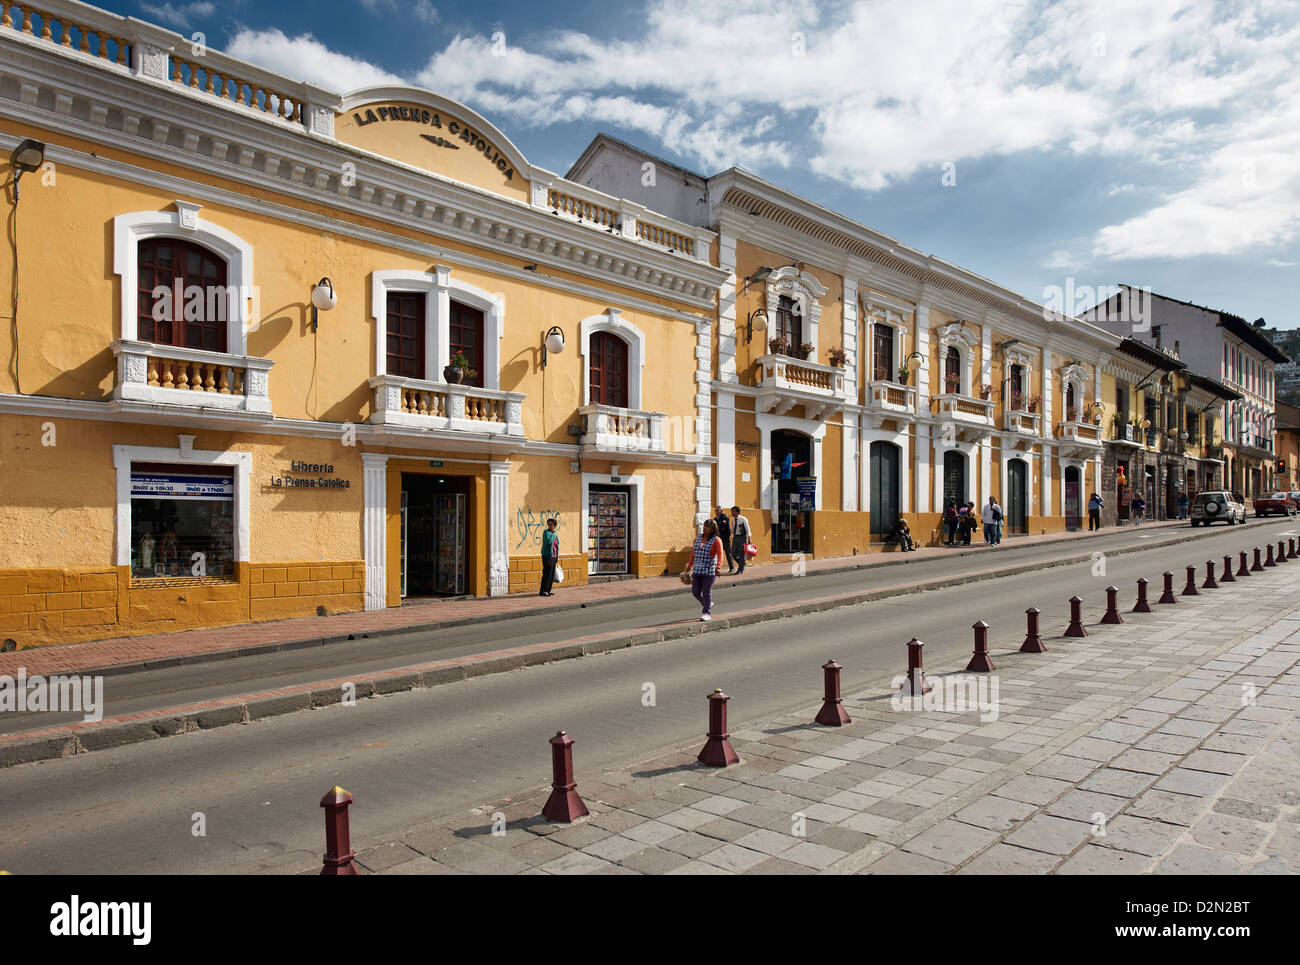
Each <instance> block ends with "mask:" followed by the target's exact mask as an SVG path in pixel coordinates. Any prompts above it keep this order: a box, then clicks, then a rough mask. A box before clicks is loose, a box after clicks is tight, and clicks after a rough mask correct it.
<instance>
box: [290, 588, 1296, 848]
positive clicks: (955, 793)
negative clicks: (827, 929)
mask: <svg viewBox="0 0 1300 965" xmlns="http://www.w3.org/2000/svg"><path fill="white" fill-rule="evenodd" d="M1298 576H1300V566H1297V567H1294V568H1291V567H1290V566H1289V564H1287V565H1280V566H1278V567H1276V568H1275V569H1270V570H1266V571H1265V572H1264V573H1263V574H1256V575H1252V576H1250V577H1248V578H1245V577H1243V578H1240V579H1239V580H1238V582H1237V583H1236V584H1235V585H1231V586H1224V587H1223V588H1221V589H1217V590H1205V591H1202V593H1201V594H1200V595H1199V596H1195V597H1180V598H1179V602H1178V604H1177V605H1153V606H1154V610H1155V612H1154V613H1151V614H1129V613H1127V612H1124V611H1125V610H1126V609H1127V606H1128V605H1127V604H1124V605H1122V608H1121V612H1122V613H1123V616H1124V620H1125V623H1124V624H1123V625H1122V626H1101V625H1096V624H1091V625H1089V629H1088V632H1089V636H1087V637H1083V638H1064V637H1054V638H1046V640H1045V642H1046V645H1047V648H1048V649H1047V652H1046V653H1041V654H1021V653H1018V652H1010V653H1000V652H996V651H995V653H994V655H993V656H994V660H995V662H996V664H997V669H996V671H995V673H994V674H992V675H978V676H984V677H986V681H987V684H988V685H990V686H991V685H992V683H993V679H992V678H996V682H997V688H998V689H997V697H998V700H997V711H998V712H997V714H996V719H982V718H992V717H993V716H994V715H993V714H991V713H988V712H987V711H985V712H981V711H978V710H970V709H968V710H966V711H965V712H957V711H955V710H948V711H945V710H933V709H932V710H925V709H919V710H903V709H894V708H893V707H892V706H891V697H892V691H891V689H890V683H891V682H890V681H888V680H882V681H880V682H879V685H875V684H873V685H872V686H871V687H870V688H868V689H866V690H864V691H862V692H859V693H855V694H853V695H849V696H846V698H845V701H844V703H845V706H846V707H847V708H848V710H849V712H850V714H851V715H852V717H853V721H852V723H851V724H849V725H847V726H845V727H843V728H826V727H820V726H818V725H815V724H812V723H810V721H811V720H812V717H813V716H814V715H815V713H816V711H817V709H818V707H819V706H820V701H817V702H813V703H809V704H808V705H807V706H806V707H803V708H800V709H798V711H797V712H793V713H791V714H789V715H787V716H780V717H775V718H772V719H768V720H761V721H756V722H748V723H746V724H745V725H744V726H743V727H742V728H740V729H738V730H733V733H732V743H733V746H734V747H735V749H736V751H737V752H738V753H739V755H740V757H741V763H740V764H739V765H736V766H732V767H728V768H725V769H715V768H706V767H704V766H702V765H700V764H698V763H696V761H695V754H696V753H697V752H698V750H699V747H698V746H693V747H690V748H679V749H677V750H675V751H671V752H668V753H665V754H663V755H660V756H658V757H657V758H655V759H653V760H650V761H647V762H644V763H641V764H638V765H636V766H633V767H631V768H628V769H627V770H621V771H609V772H606V773H604V774H601V775H599V777H598V778H597V776H596V775H587V774H584V773H583V771H582V744H581V735H580V734H578V735H574V736H575V738H577V740H578V743H577V745H576V746H575V750H576V766H577V779H578V790H579V792H580V793H581V794H582V796H583V798H584V800H585V801H586V803H587V805H588V807H589V808H590V810H591V816H590V818H587V819H584V820H582V821H580V822H577V823H575V824H573V825H553V824H550V823H548V822H546V821H544V820H543V819H541V818H539V817H538V814H539V811H540V808H541V805H542V803H543V802H544V800H545V798H546V793H547V792H546V791H545V790H541V789H539V790H538V791H537V793H533V794H530V795H529V796H528V797H527V798H526V799H523V800H514V801H502V802H497V803H496V804H493V805H489V806H485V807H483V808H479V809H476V811H475V812H474V813H470V814H460V815H457V816H453V817H452V818H449V819H444V820H441V821H436V822H432V823H431V824H430V825H427V826H424V827H421V828H416V829H412V830H411V831H410V832H409V833H407V834H405V835H402V836H401V837H400V838H399V839H398V840H395V841H390V842H388V843H385V844H381V845H379V846H377V847H368V848H367V849H366V850H363V851H361V853H360V854H359V857H358V860H359V862H360V863H361V865H362V867H363V868H364V869H365V870H367V871H371V872H382V873H389V874H424V873H433V874H436V873H549V874H574V873H591V872H595V873H615V874H620V873H647V874H659V873H670V874H727V873H737V872H740V873H776V874H786V873H788V874H810V873H868V874H878V873H879V874H945V873H958V874H968V873H973V874H981V873H1030V874H1045V873H1057V874H1089V873H1092V874H1097V873H1102V874H1117V873H1118V874H1138V873H1146V872H1155V873H1159V874H1204V873H1252V874H1269V873H1273V874H1296V873H1298V872H1300V723H1298V722H1297V716H1298V715H1297V711H1298V710H1300V671H1298V670H1297V661H1300V600H1297V598H1296V597H1295V595H1294V594H1293V592H1291V591H1292V590H1293V588H1294V587H1295V585H1296V580H1297V577H1298ZM1155 595H1156V594H1152V599H1154V598H1155ZM1122 599H1128V600H1131V599H1132V597H1131V596H1129V595H1128V594H1126V595H1125V597H1124V598H1122ZM1008 618H1011V617H1010V615H1008ZM898 649H899V662H900V671H901V670H902V669H903V666H905V651H904V648H903V646H902V642H901V641H900V643H899V645H898ZM930 670H931V673H930V679H931V681H932V682H933V683H934V684H935V685H936V692H939V691H940V690H941V689H946V687H945V685H947V686H951V685H952V684H953V683H954V682H956V681H957V680H958V679H960V677H959V676H958V675H959V674H960V670H961V668H956V667H945V668H930ZM963 676H964V675H963ZM967 679H969V677H968V678H967ZM810 685H811V686H810V689H811V690H814V691H816V690H819V689H820V688H819V686H818V685H819V681H818V680H817V676H816V675H815V674H814V675H810ZM706 690H707V688H706V687H705V686H701V695H700V696H701V701H700V712H701V724H703V723H704V719H705V714H706V708H705V701H704V700H703V698H704V696H705V693H706ZM988 696H990V697H991V696H993V694H992V691H990V692H989V694H988ZM732 698H733V699H732V701H731V705H730V709H731V717H732V721H733V726H734V724H735V722H736V721H737V720H738V719H741V718H742V717H743V713H744V710H743V708H744V695H743V694H734V695H732ZM640 712H643V713H653V712H654V711H653V709H652V708H645V709H641V710H640ZM701 730H702V731H703V727H702V728H701ZM701 744H702V740H701ZM539 745H540V747H539V765H540V766H543V767H544V766H545V764H546V760H547V759H546V756H545V753H546V751H547V748H546V746H545V744H544V743H542V742H541V741H539ZM494 820H496V821H497V822H498V828H499V827H500V824H501V822H502V821H504V826H505V831H504V833H503V834H493V833H492V824H493V821H494ZM361 831H362V829H361V828H359V827H356V826H355V825H354V838H355V839H357V840H361V839H362V838H364V835H363V834H361ZM303 870H307V869H303Z"/></svg>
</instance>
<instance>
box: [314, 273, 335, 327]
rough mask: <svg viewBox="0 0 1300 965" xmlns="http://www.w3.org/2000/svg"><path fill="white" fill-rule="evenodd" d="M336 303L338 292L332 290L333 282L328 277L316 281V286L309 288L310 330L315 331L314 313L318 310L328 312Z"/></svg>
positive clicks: (315, 318)
mask: <svg viewBox="0 0 1300 965" xmlns="http://www.w3.org/2000/svg"><path fill="white" fill-rule="evenodd" d="M338 303H339V296H338V293H337V292H335V291H334V283H333V282H332V281H330V280H329V278H322V279H321V280H320V281H318V282H316V286H315V287H314V288H312V290H311V330H312V331H313V332H314V331H316V322H317V315H316V313H317V312H318V311H320V312H328V311H329V310H330V309H331V308H333V307H334V306H335V305H337V304H338Z"/></svg>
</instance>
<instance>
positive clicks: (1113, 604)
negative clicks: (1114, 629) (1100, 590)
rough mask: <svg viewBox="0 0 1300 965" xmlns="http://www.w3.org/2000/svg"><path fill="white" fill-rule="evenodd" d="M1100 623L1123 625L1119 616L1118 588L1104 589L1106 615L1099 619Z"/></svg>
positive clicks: (1109, 587) (1122, 620)
mask: <svg viewBox="0 0 1300 965" xmlns="http://www.w3.org/2000/svg"><path fill="white" fill-rule="evenodd" d="M1101 622H1102V623H1123V622H1124V619H1123V618H1122V617H1121V616H1120V615H1119V587H1115V586H1108V587H1106V613H1105V615H1104V616H1103V617H1102V618H1101Z"/></svg>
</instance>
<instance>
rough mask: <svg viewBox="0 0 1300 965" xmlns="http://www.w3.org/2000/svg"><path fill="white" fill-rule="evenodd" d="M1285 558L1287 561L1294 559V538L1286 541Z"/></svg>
mask: <svg viewBox="0 0 1300 965" xmlns="http://www.w3.org/2000/svg"><path fill="white" fill-rule="evenodd" d="M1286 558H1287V559H1289V560H1293V559H1295V537H1294V536H1293V537H1291V538H1290V539H1288V540H1287V541H1286Z"/></svg>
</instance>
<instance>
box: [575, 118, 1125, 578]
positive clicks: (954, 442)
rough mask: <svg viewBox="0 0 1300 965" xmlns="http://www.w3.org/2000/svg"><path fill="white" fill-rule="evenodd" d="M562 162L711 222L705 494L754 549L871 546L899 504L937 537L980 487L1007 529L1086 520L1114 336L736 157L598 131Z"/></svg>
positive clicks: (901, 512) (663, 207)
mask: <svg viewBox="0 0 1300 965" xmlns="http://www.w3.org/2000/svg"><path fill="white" fill-rule="evenodd" d="M568 177H569V178H570V179H571V180H574V181H578V182H581V183H583V184H587V185H591V186H594V187H599V188H602V189H604V190H607V191H611V192H612V193H623V194H626V196H628V197H631V198H633V199H635V200H637V201H640V202H641V203H643V204H645V205H647V206H648V207H650V208H652V209H655V210H660V211H663V212H665V213H668V214H671V215H673V216H675V217H678V218H680V219H682V220H685V221H690V220H691V219H692V218H694V219H695V221H694V223H696V224H697V225H698V226H700V227H704V228H707V229H709V230H712V231H716V232H717V234H718V251H719V254H718V264H719V266H720V267H721V268H723V269H724V270H726V271H727V272H728V273H729V277H728V278H727V280H726V281H725V282H724V284H723V285H722V288H721V290H720V293H719V310H718V324H717V328H716V333H715V336H714V338H713V340H712V342H711V346H710V348H711V352H712V356H713V366H714V367H713V378H712V381H711V384H710V389H711V391H712V393H713V398H714V406H715V409H714V421H713V425H712V433H713V440H714V447H715V452H716V454H717V463H716V467H715V476H714V487H715V492H716V499H715V503H718V504H721V505H723V506H730V505H732V503H733V502H734V503H736V504H738V505H740V506H741V507H742V508H744V510H745V512H746V514H747V516H748V517H749V519H750V522H751V523H752V524H753V527H754V529H755V533H756V535H757V536H758V537H759V539H757V540H756V542H757V543H758V545H759V546H760V548H762V549H763V550H769V549H770V551H771V552H772V553H773V554H778V555H781V554H795V553H805V554H812V555H815V556H835V555H846V554H854V553H862V552H867V551H869V550H871V549H881V548H883V547H885V546H886V545H887V544H888V542H889V534H890V533H891V531H892V530H893V529H894V526H895V524H896V521H897V519H898V518H899V517H902V518H905V519H906V520H907V521H908V524H909V526H910V528H911V531H912V534H913V537H914V538H916V539H917V540H918V542H919V543H921V544H922V545H927V544H928V545H936V544H938V543H939V542H940V541H941V540H943V539H945V538H946V533H945V532H944V531H943V528H942V527H941V525H940V520H941V517H942V513H943V509H944V506H945V504H946V503H947V502H953V503H955V504H961V503H965V502H974V503H975V504H976V507H977V508H979V507H981V506H983V505H984V504H986V503H987V502H988V500H989V497H990V496H993V497H996V498H997V500H998V502H999V504H1000V505H1001V506H1002V507H1003V509H1004V511H1005V513H1006V517H1007V532H1008V533H1009V534H1012V535H1014V534H1017V533H1019V534H1028V533H1033V534H1040V533H1047V532H1056V531H1060V530H1063V529H1066V528H1067V527H1069V528H1075V527H1078V526H1079V520H1080V519H1081V518H1082V519H1086V503H1087V499H1088V495H1089V493H1090V492H1091V491H1092V490H1094V489H1096V488H1097V487H1098V486H1099V479H1100V471H1101V464H1102V450H1103V441H1104V436H1105V431H1104V427H1103V426H1102V425H1101V424H1100V418H1101V416H1100V412H1101V407H1102V380H1101V374H1100V373H1101V371H1102V367H1103V365H1104V363H1105V361H1106V359H1107V358H1108V357H1109V353H1110V352H1112V351H1113V350H1114V349H1115V348H1116V347H1117V346H1118V344H1119V338H1118V337H1117V336H1115V335H1111V334H1110V333H1108V332H1105V331H1104V330H1102V329H1100V328H1098V327H1096V326H1094V325H1091V324H1089V323H1088V322H1086V321H1083V320H1081V319H1078V318H1074V317H1070V316H1067V315H1064V314H1062V313H1061V312H1060V311H1057V310H1053V309H1052V308H1050V307H1045V306H1043V305H1040V304H1037V303H1035V302H1032V301H1030V300H1028V299H1026V298H1024V297H1022V296H1020V295H1018V294H1016V293H1015V292H1013V291H1010V290H1008V289H1006V288H1004V287H1002V286H1000V285H997V284H996V283H994V282H991V281H989V280H987V279H984V278H981V277H979V276H977V275H975V274H973V273H971V272H969V271H966V270H964V269H962V268H959V267H957V266H956V265H952V264H949V263H947V262H944V261H942V260H940V259H939V258H936V257H934V256H933V255H928V254H925V253H923V252H920V251H917V250H915V249H912V248H909V247H908V246H907V245H905V244H902V243H901V242H899V241H897V240H896V239H893V238H890V237H888V236H886V235H883V234H881V233H880V232H878V231H875V230H873V229H871V228H868V227H865V226H863V225H861V224H858V223H856V222H854V221H852V220H850V219H848V218H846V217H844V216H843V215H840V214H837V213H835V212H833V211H829V210H827V209H825V208H823V207H820V206H818V205H816V204H815V203H813V202H811V201H809V200H807V199H805V198H801V197H799V196H797V195H795V194H792V193H791V192H789V191H786V190H784V189H782V188H780V187H777V186H776V185H773V184H770V183H768V182H766V181H764V180H762V179H760V178H758V177H755V176H754V175H752V174H750V173H748V172H745V171H742V170H739V169H735V168H733V169H730V170H727V171H724V172H722V173H720V174H717V175H714V176H712V177H707V178H706V177H703V176H701V175H698V174H694V173H693V172H690V171H685V170H683V169H682V168H680V167H677V166H675V165H672V164H670V163H669V162H666V161H663V160H662V159H659V158H655V157H653V156H652V155H649V154H646V153H645V152H643V151H641V150H639V149H638V148H635V147H633V146H631V145H628V144H625V143H623V142H621V141H618V140H616V139H614V138H611V137H608V136H605V135H601V136H599V137H597V138H596V139H595V140H594V141H593V142H592V143H591V145H589V146H588V148H587V149H586V151H585V152H584V153H583V155H582V156H581V158H579V160H578V162H577V163H576V164H575V165H574V166H573V168H572V169H571V170H570V171H569V172H568Z"/></svg>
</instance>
